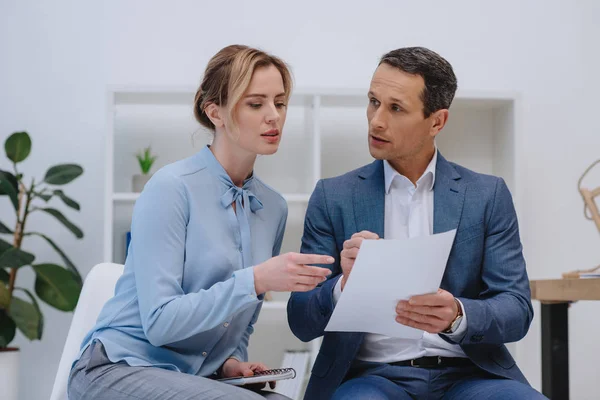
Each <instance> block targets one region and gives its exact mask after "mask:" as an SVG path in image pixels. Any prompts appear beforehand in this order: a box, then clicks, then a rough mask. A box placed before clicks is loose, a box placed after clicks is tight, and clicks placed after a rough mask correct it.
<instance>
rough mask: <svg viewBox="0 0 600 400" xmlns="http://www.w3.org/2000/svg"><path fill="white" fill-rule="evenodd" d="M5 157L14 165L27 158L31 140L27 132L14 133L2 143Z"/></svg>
mask: <svg viewBox="0 0 600 400" xmlns="http://www.w3.org/2000/svg"><path fill="white" fill-rule="evenodd" d="M4 149H5V150H6V157H8V159H9V160H11V161H12V162H14V163H15V164H16V163H18V162H21V161H23V160H24V159H26V158H27V156H28V155H29V153H30V152H31V138H30V137H29V135H28V134H27V132H15V133H13V134H12V135H10V136H9V137H8V139H6V142H4Z"/></svg>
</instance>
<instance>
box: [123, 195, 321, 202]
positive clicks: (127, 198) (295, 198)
mask: <svg viewBox="0 0 600 400" xmlns="http://www.w3.org/2000/svg"><path fill="white" fill-rule="evenodd" d="M282 196H283V198H284V199H285V201H287V202H288V203H308V200H309V199H310V194H305V193H291V194H285V193H284V194H282ZM138 197H140V194H139V193H134V192H116V193H113V195H112V199H113V201H114V202H123V203H127V202H131V203H133V202H135V201H136V200H137V199H138Z"/></svg>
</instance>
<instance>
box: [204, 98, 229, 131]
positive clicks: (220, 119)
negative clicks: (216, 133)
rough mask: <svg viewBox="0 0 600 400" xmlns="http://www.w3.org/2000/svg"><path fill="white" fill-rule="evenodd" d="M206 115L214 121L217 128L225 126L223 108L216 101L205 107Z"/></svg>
mask: <svg viewBox="0 0 600 400" xmlns="http://www.w3.org/2000/svg"><path fill="white" fill-rule="evenodd" d="M204 112H205V113H206V116H207V117H208V119H210V121H211V122H212V123H213V125H214V126H215V128H222V127H223V126H225V118H224V116H223V115H222V112H223V110H222V108H221V107H219V106H218V105H216V104H215V103H209V104H208V105H207V106H206V108H205V109H204Z"/></svg>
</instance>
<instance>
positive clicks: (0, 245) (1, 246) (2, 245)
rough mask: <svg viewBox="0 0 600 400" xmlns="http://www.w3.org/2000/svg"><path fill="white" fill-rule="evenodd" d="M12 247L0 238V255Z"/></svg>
mask: <svg viewBox="0 0 600 400" xmlns="http://www.w3.org/2000/svg"><path fill="white" fill-rule="evenodd" d="M12 248H13V245H12V244H10V243H8V242H5V241H4V240H2V239H0V255H2V253H4V252H5V251H7V250H8V249H12Z"/></svg>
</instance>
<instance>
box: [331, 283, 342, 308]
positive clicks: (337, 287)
mask: <svg viewBox="0 0 600 400" xmlns="http://www.w3.org/2000/svg"><path fill="white" fill-rule="evenodd" d="M342 278H343V277H340V279H338V281H337V283H336V284H335V286H334V287H333V305H336V304H337V302H338V300H339V299H340V296H341V295H342Z"/></svg>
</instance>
